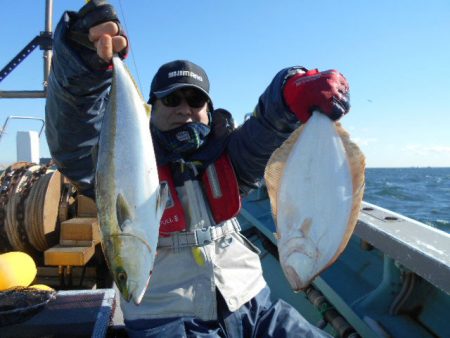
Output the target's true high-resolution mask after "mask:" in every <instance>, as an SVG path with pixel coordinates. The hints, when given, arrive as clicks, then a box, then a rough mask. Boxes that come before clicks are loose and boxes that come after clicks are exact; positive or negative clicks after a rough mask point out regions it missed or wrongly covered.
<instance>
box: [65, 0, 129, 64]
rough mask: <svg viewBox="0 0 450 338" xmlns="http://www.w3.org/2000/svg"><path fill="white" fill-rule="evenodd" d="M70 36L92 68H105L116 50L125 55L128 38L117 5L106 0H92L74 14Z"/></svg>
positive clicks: (121, 55)
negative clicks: (121, 23) (112, 4)
mask: <svg viewBox="0 0 450 338" xmlns="http://www.w3.org/2000/svg"><path fill="white" fill-rule="evenodd" d="M71 21H72V23H71V26H70V28H69V32H68V38H69V39H70V40H72V41H73V42H74V43H75V44H74V45H76V46H75V47H76V48H77V49H78V51H79V53H80V56H81V57H82V58H83V60H84V61H85V62H86V63H87V64H88V65H89V66H90V67H91V68H92V69H105V68H107V66H108V65H109V64H110V63H111V59H112V57H113V55H114V54H115V53H118V54H119V56H120V57H121V58H125V57H126V54H127V52H128V41H127V38H126V35H125V33H124V32H123V30H122V27H121V25H120V21H119V18H118V16H117V13H116V11H115V9H114V7H113V6H111V5H110V4H108V3H107V1H105V0H91V1H89V2H88V3H87V4H86V5H84V6H83V7H82V8H81V9H80V10H79V11H78V13H72V17H71Z"/></svg>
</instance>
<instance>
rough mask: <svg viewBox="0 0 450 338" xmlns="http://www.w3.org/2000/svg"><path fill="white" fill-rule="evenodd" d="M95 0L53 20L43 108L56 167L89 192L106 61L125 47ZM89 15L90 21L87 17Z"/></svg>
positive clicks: (106, 77) (108, 74)
mask: <svg viewBox="0 0 450 338" xmlns="http://www.w3.org/2000/svg"><path fill="white" fill-rule="evenodd" d="M99 3H101V2H98V1H97V2H93V3H92V4H90V7H89V8H90V9H91V10H89V11H86V10H85V9H86V7H87V5H86V6H84V7H83V8H82V9H81V10H80V12H78V13H75V12H66V13H65V14H64V15H63V17H62V18H61V20H60V22H59V23H58V26H57V28H56V30H55V34H54V47H53V60H52V71H51V73H50V76H49V83H48V96H47V101H46V108H45V111H46V136H47V142H48V145H49V148H50V153H51V155H52V157H53V159H54V160H55V162H56V164H57V166H58V169H59V170H60V171H61V172H62V173H63V174H64V175H65V176H66V177H68V178H69V179H70V180H71V181H72V182H73V183H74V184H75V185H76V186H77V187H78V188H79V189H80V190H81V191H82V192H83V193H85V194H87V195H89V196H91V197H93V182H94V159H93V158H92V155H91V150H92V147H93V146H95V145H96V144H97V142H98V136H99V132H100V127H101V121H102V118H103V112H104V111H105V109H106V105H107V102H108V92H109V88H110V84H111V75H112V74H111V70H110V69H109V68H108V64H109V61H110V60H111V58H110V56H111V55H112V53H113V51H116V49H122V50H123V48H124V47H123V44H120V43H119V45H117V42H113V40H114V38H122V39H124V38H123V37H122V36H115V35H114V34H118V33H119V28H120V26H119V25H118V24H116V23H115V22H112V21H110V19H111V16H110V14H111V13H110V11H109V10H108V11H106V13H102V12H105V11H104V10H105V9H106V8H103V9H102V8H100V9H99ZM89 8H88V9H89ZM108 8H109V7H108ZM92 9H93V10H92ZM83 10H84V12H83ZM93 16H94V17H93ZM92 17H93V19H92V20H90V22H89V20H86V19H89V18H92ZM102 18H103V20H102ZM105 20H108V21H107V22H105ZM102 21H103V22H102ZM80 22H83V24H85V26H84V27H83V26H82V25H81V24H80ZM87 25H91V26H92V25H94V26H92V27H88V26H87ZM73 32H75V33H76V34H77V35H76V37H80V36H85V37H87V40H86V41H90V42H91V43H92V45H91V46H83V45H81V44H80V43H78V42H75V41H74V40H73V39H72V38H71V37H72V36H74V35H73ZM122 43H123V41H122ZM105 46H106V47H105ZM125 46H126V40H125ZM95 48H97V51H96V50H95ZM108 58H109V61H108Z"/></svg>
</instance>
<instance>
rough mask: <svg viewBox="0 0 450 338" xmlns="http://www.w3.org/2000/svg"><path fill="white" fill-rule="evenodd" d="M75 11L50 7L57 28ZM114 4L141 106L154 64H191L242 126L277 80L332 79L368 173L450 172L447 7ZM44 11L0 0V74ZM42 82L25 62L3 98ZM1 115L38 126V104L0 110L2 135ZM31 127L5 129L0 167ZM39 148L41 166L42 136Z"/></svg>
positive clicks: (33, 60)
mask: <svg viewBox="0 0 450 338" xmlns="http://www.w3.org/2000/svg"><path fill="white" fill-rule="evenodd" d="M83 3H84V1H81V0H80V1H78V0H76V1H75V0H70V1H69V0H54V25H56V23H57V21H58V20H59V17H60V16H61V13H62V12H63V11H64V10H65V9H71V10H77V9H78V8H79V7H81V6H82V5H83ZM111 3H112V4H114V5H115V6H116V9H117V11H118V12H119V15H120V17H121V18H122V19H123V18H125V20H123V21H124V23H125V25H126V28H127V31H128V35H129V39H130V42H131V50H132V53H131V55H130V57H129V58H128V61H127V63H128V65H129V67H130V69H131V71H132V73H133V74H134V75H135V77H136V79H137V81H138V82H139V83H140V86H141V89H142V91H143V93H144V95H145V96H146V95H148V90H149V85H150V81H151V79H152V76H153V74H154V73H155V71H156V70H157V69H158V67H159V66H160V65H161V64H162V63H164V62H167V61H170V60H173V59H190V60H192V61H194V62H196V63H198V64H200V65H201V66H203V67H204V68H205V70H206V71H207V73H208V75H209V78H210V81H211V96H212V97H213V100H214V103H215V106H216V107H223V108H226V109H228V110H230V111H231V112H232V113H233V115H234V116H235V119H236V120H237V121H238V122H242V120H243V117H244V114H246V113H249V112H251V111H252V110H253V108H254V106H255V104H256V102H257V100H258V97H259V95H260V94H261V93H262V91H263V90H264V88H265V87H266V86H267V85H268V83H269V82H270V80H271V79H272V78H273V76H274V75H275V74H276V72H277V71H279V70H280V69H282V68H284V67H288V66H291V65H303V66H305V67H307V68H319V69H321V70H325V69H330V68H335V69H338V70H340V71H341V72H342V73H343V74H344V75H345V76H346V77H347V79H348V80H349V82H350V88H351V96H352V109H351V112H350V114H349V115H347V116H346V117H344V118H343V119H342V124H343V125H344V127H345V128H346V129H347V130H348V131H349V132H350V134H351V136H352V138H353V139H354V140H355V141H356V142H357V143H358V144H359V145H360V147H361V149H362V150H363V152H364V153H365V155H366V158H367V165H368V166H369V167H409V166H433V167H434V166H446V167H450V132H449V130H450V99H449V98H450V43H449V36H450V20H449V17H450V2H449V1H448V0H433V1H419V0H412V1H411V0H410V1H406V0H399V1H388V0H380V1H368V0H367V1H357V0H347V1H333V0H328V1H301V0H297V1H294V0H285V1H283V0H280V1H265V0H259V1H256V0H255V1H242V0H241V1H238V0H232V1H221V2H219V1H211V0H209V1H207V0H199V1H192V0H191V1H187V0H177V1H175V0H172V1H138V0H134V1H130V0H129V1H126V0H122V1H121V2H119V1H111ZM120 3H121V6H120ZM44 7H45V1H44V0H42V1H37V0H23V1H20V2H17V1H2V13H6V14H7V15H3V16H2V20H0V31H1V32H2V46H1V53H0V67H1V68H3V66H5V65H6V63H7V62H9V61H10V59H11V58H12V57H13V56H14V55H15V54H16V53H17V52H18V51H19V50H20V49H21V48H23V47H24V46H25V44H26V43H28V42H29V41H30V40H31V39H32V38H33V37H34V36H35V35H36V34H38V33H39V31H41V30H43V27H44V18H43V15H44ZM7 32H8V33H7ZM42 78H43V77H42V53H41V52H40V51H34V52H33V54H32V55H31V56H30V57H29V58H27V59H26V60H25V61H24V62H23V63H22V64H21V65H20V66H19V67H18V68H17V69H16V70H15V71H14V72H13V73H12V74H10V75H9V76H8V77H7V78H6V79H5V80H4V81H3V82H1V83H0V90H19V89H21V90H23V89H26V90H34V89H40V88H41V83H42ZM8 115H27V116H36V117H43V116H44V100H42V99H34V100H12V99H0V126H1V125H2V124H3V122H4V120H5V119H6V117H7V116H8ZM39 127H40V125H39V123H37V122H32V123H28V122H22V121H21V122H13V123H11V124H10V126H9V127H8V134H7V135H6V136H5V137H4V138H3V139H2V140H0V164H1V163H11V162H14V161H15V159H16V154H15V134H16V131H17V130H27V129H30V128H32V129H39ZM41 141H42V142H41V155H42V156H48V149H47V145H46V142H45V136H43V137H42V138H41Z"/></svg>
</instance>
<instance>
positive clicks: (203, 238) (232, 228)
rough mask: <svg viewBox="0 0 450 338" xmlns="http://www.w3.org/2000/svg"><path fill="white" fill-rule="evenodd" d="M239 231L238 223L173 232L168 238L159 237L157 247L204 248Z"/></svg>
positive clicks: (225, 223)
mask: <svg viewBox="0 0 450 338" xmlns="http://www.w3.org/2000/svg"><path fill="white" fill-rule="evenodd" d="M239 231H241V227H240V226H239V223H238V222H224V223H223V224H222V225H216V226H211V227H209V228H204V229H196V230H194V231H181V232H173V233H171V234H170V236H169V237H159V240H158V247H172V248H174V249H180V248H187V247H193V246H204V245H208V244H210V243H212V242H215V241H217V240H219V239H221V238H223V237H225V236H227V235H230V234H232V233H234V232H239Z"/></svg>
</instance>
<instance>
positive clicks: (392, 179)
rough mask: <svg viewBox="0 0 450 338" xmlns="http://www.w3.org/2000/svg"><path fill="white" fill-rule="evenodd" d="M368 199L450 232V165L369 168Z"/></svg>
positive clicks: (366, 199)
mask: <svg viewBox="0 0 450 338" xmlns="http://www.w3.org/2000/svg"><path fill="white" fill-rule="evenodd" d="M364 201H366V202H369V203H373V204H376V205H378V206H380V207H383V208H386V209H390V210H392V211H395V212H397V213H400V214H403V215H405V216H407V217H409V218H413V219H415V220H418V221H421V222H423V223H426V224H428V225H431V226H434V227H436V228H439V229H441V230H443V231H446V232H449V233H450V168H367V169H366V189H365V193H364Z"/></svg>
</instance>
